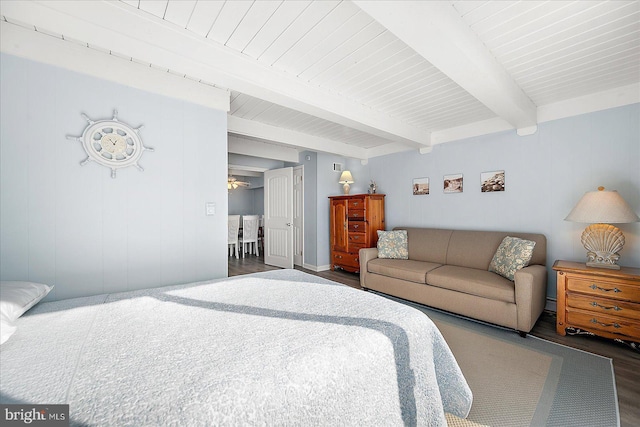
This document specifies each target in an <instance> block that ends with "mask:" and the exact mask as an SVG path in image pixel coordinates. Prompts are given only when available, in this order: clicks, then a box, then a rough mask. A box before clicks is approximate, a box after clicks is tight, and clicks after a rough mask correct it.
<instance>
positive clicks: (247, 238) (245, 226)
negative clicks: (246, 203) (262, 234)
mask: <svg viewBox="0 0 640 427" xmlns="http://www.w3.org/2000/svg"><path fill="white" fill-rule="evenodd" d="M241 240H242V242H241V245H242V257H243V258H244V254H245V253H246V252H247V245H248V248H249V253H255V254H256V255H257V256H260V250H259V249H258V215H242V237H241ZM252 244H253V249H254V250H253V252H252V251H251V247H252Z"/></svg>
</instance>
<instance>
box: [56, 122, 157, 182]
mask: <svg viewBox="0 0 640 427" xmlns="http://www.w3.org/2000/svg"><path fill="white" fill-rule="evenodd" d="M82 117H83V118H84V119H85V120H86V121H87V122H88V123H89V124H88V125H87V127H86V128H85V129H84V132H82V136H71V135H67V139H72V140H75V141H78V142H81V143H82V148H83V149H84V151H85V152H86V153H87V158H86V159H84V160H83V161H82V162H80V165H81V166H84V165H86V164H87V163H88V162H90V161H93V162H96V163H98V164H100V165H102V166H106V167H108V168H109V169H111V178H115V177H116V169H120V168H125V167H127V166H135V167H136V168H138V170H139V171H144V169H143V168H142V166H140V164H139V163H138V161H139V160H140V157H142V153H144V152H145V151H153V148H151V147H146V146H145V145H144V144H143V143H142V139H141V138H140V129H142V128H143V125H140V126H139V127H138V128H133V127H131V126H129V125H128V124H126V123H124V122H121V121H120V120H118V112H117V111H116V110H113V118H111V119H107V120H97V121H94V120H91V119H90V118H89V117H87V115H86V114H84V113H83V114H82Z"/></svg>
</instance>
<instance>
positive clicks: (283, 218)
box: [264, 168, 293, 268]
mask: <svg viewBox="0 0 640 427" xmlns="http://www.w3.org/2000/svg"><path fill="white" fill-rule="evenodd" d="M264 263H265V264H269V265H274V266H276V267H282V268H293V168H283V169H274V170H269V171H265V173H264Z"/></svg>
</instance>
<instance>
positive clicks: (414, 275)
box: [367, 258, 495, 283]
mask: <svg viewBox="0 0 640 427" xmlns="http://www.w3.org/2000/svg"><path fill="white" fill-rule="evenodd" d="M440 265H441V264H435V263H432V262H422V261H414V260H410V259H388V258H374V259H372V260H371V261H369V262H368V263H367V271H369V272H370V273H376V274H380V275H382V276H387V277H395V278H396V279H401V280H407V281H409V282H415V283H427V282H426V280H427V272H429V271H431V270H433V269H434V268H438V267H440ZM491 274H493V273H491ZM494 276H495V275H494Z"/></svg>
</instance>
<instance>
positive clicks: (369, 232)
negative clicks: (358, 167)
mask: <svg viewBox="0 0 640 427" xmlns="http://www.w3.org/2000/svg"><path fill="white" fill-rule="evenodd" d="M384 196H385V195H384V194H353V195H347V196H332V197H329V201H330V202H329V203H330V211H329V215H330V225H329V233H330V239H329V248H330V249H331V261H330V262H331V270H335V269H336V268H342V269H343V270H346V271H350V272H352V273H357V272H358V271H359V270H360V258H359V255H358V251H360V249H362V248H372V247H375V246H376V244H377V243H378V230H384Z"/></svg>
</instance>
